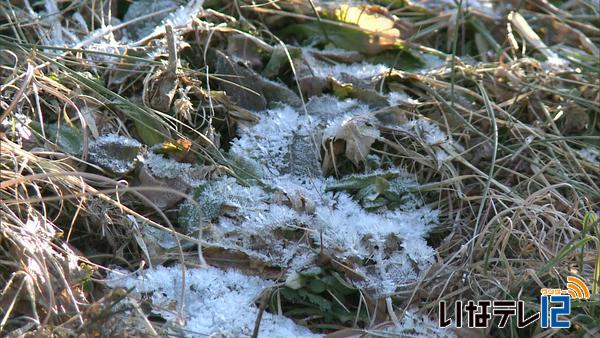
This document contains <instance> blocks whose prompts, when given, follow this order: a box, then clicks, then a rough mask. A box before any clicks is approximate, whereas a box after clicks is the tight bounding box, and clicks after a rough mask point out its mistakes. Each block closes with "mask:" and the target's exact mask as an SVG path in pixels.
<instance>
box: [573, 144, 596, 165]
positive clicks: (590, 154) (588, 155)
mask: <svg viewBox="0 0 600 338" xmlns="http://www.w3.org/2000/svg"><path fill="white" fill-rule="evenodd" d="M577 154H579V156H581V158H583V159H584V160H586V161H588V162H591V163H594V164H599V163H600V151H599V150H598V149H597V148H592V147H587V148H584V149H580V150H578V151H577Z"/></svg>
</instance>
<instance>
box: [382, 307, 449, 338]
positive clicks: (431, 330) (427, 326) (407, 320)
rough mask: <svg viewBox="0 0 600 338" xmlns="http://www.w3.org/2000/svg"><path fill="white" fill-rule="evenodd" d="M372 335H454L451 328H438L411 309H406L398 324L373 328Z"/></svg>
mask: <svg viewBox="0 0 600 338" xmlns="http://www.w3.org/2000/svg"><path fill="white" fill-rule="evenodd" d="M372 334H373V335H376V336H379V335H381V336H382V337H422V338H426V337H427V338H429V337H437V338H453V337H456V335H455V334H454V332H453V331H452V330H451V329H447V328H440V327H439V325H438V324H437V323H436V322H435V321H433V320H431V319H429V318H428V317H426V316H423V315H418V314H416V313H414V312H413V311H411V310H408V311H406V313H404V316H403V317H402V321H401V322H400V325H398V326H396V325H393V324H392V325H390V326H387V327H385V328H384V329H383V330H373V331H372Z"/></svg>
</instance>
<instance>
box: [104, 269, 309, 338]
mask: <svg viewBox="0 0 600 338" xmlns="http://www.w3.org/2000/svg"><path fill="white" fill-rule="evenodd" d="M181 277H182V271H181V267H179V266H174V267H163V266H158V267H156V268H153V269H148V270H144V271H143V272H141V273H140V274H138V275H130V276H126V277H122V276H120V275H119V274H117V273H112V274H110V275H109V277H108V280H109V281H108V284H109V285H110V286H111V287H122V288H133V289H134V292H136V293H152V297H151V299H152V303H153V305H154V308H156V309H161V310H160V315H161V316H163V317H164V318H165V319H167V320H175V319H176V316H177V314H176V313H175V311H171V310H168V309H173V308H178V306H177V307H173V304H177V305H179V301H180V297H181V291H182V289H181V285H182V280H181ZM271 285H273V283H272V282H271V281H268V280H264V279H261V278H259V277H249V276H244V275H242V274H240V273H239V272H237V271H234V270H229V271H222V270H219V269H216V268H210V267H209V268H206V269H187V270H186V274H185V290H184V291H185V298H184V306H183V311H182V312H183V313H182V315H183V317H184V318H183V319H184V320H185V325H184V328H185V330H186V333H185V335H186V337H205V336H223V337H242V336H245V337H247V336H250V335H252V332H253V330H254V322H255V320H256V316H257V314H258V308H257V306H256V305H255V303H254V302H255V301H256V300H257V298H258V297H259V296H260V293H261V292H262V291H263V290H264V289H265V288H268V287H270V286H271ZM259 336H260V337H282V338H283V337H320V336H319V335H316V334H313V333H311V332H310V331H309V330H308V329H307V328H305V327H302V326H298V325H296V324H295V323H294V322H293V321H292V320H290V319H288V318H285V317H282V316H277V315H274V314H271V313H269V312H264V313H263V317H262V321H261V323H260V334H259Z"/></svg>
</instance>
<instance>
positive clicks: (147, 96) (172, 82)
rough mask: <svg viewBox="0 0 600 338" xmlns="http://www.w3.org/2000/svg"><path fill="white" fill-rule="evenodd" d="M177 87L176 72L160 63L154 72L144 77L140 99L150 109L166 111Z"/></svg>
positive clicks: (177, 78)
mask: <svg viewBox="0 0 600 338" xmlns="http://www.w3.org/2000/svg"><path fill="white" fill-rule="evenodd" d="M178 87H179V77H178V76H177V74H176V73H174V72H171V71H169V70H168V69H167V66H165V65H162V66H160V67H158V68H157V70H156V72H150V73H148V75H147V76H146V78H145V79H144V90H143V92H142V93H143V94H142V99H143V101H144V104H145V105H146V106H147V107H149V108H152V109H156V110H158V111H161V112H165V113H166V112H168V111H169V110H170V109H171V103H172V102H173V97H174V96H175V93H176V92H177V88H178Z"/></svg>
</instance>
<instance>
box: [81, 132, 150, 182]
mask: <svg viewBox="0 0 600 338" xmlns="http://www.w3.org/2000/svg"><path fill="white" fill-rule="evenodd" d="M141 149H142V144H141V143H139V142H138V141H137V140H135V139H132V138H129V137H125V136H120V135H116V134H108V135H104V136H101V137H99V138H97V139H96V140H94V141H93V142H91V143H90V146H89V160H90V162H92V163H95V164H97V165H99V166H101V167H103V168H105V169H108V170H110V171H112V172H113V173H115V174H117V175H124V174H126V173H128V172H130V171H131V170H133V168H134V164H135V161H136V158H137V157H138V156H139V155H140V151H141Z"/></svg>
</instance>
